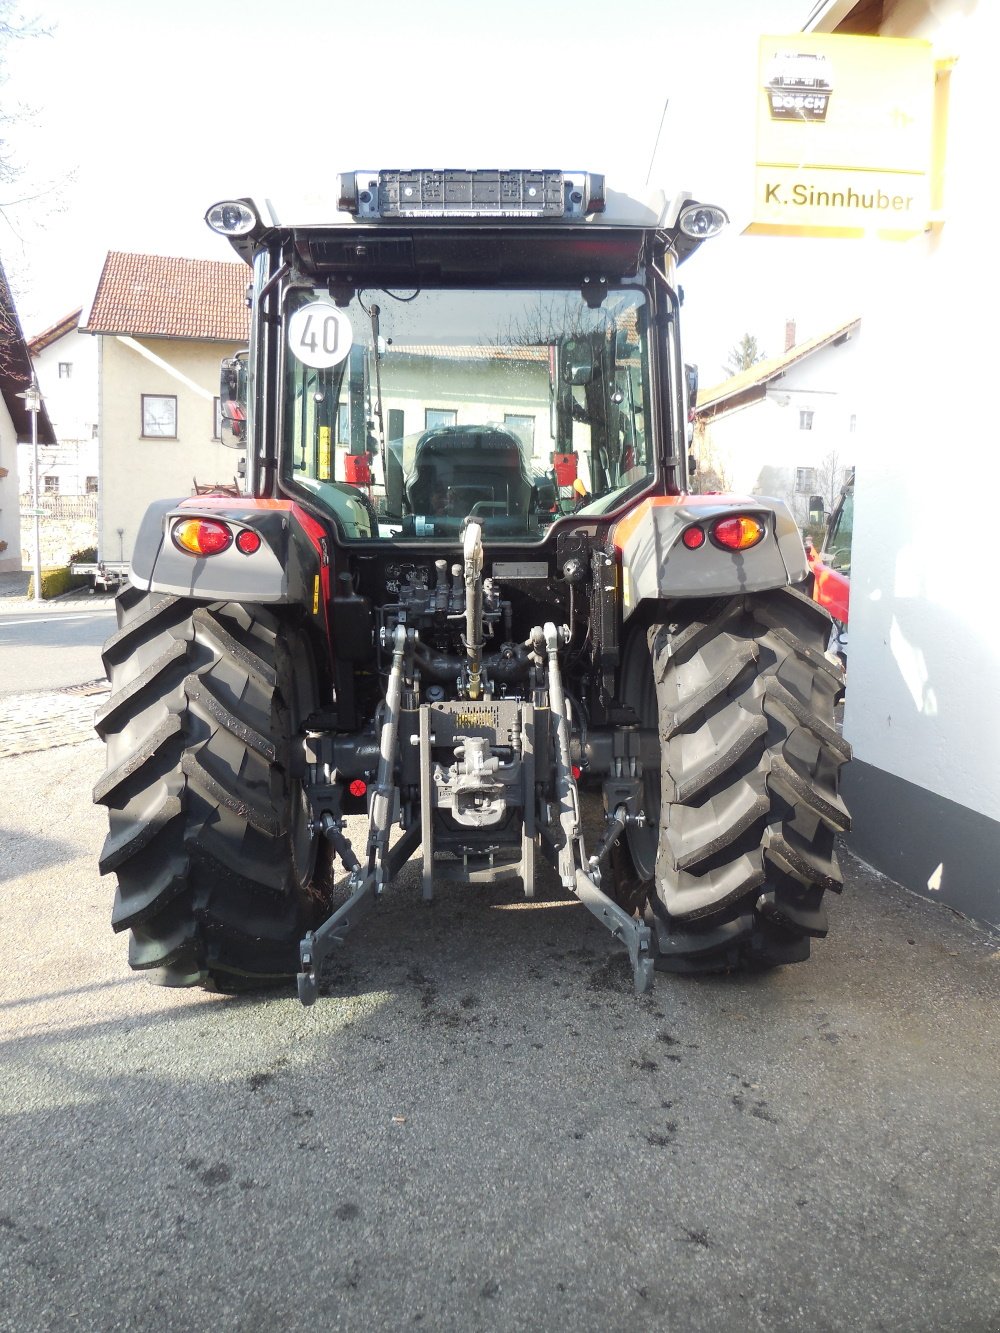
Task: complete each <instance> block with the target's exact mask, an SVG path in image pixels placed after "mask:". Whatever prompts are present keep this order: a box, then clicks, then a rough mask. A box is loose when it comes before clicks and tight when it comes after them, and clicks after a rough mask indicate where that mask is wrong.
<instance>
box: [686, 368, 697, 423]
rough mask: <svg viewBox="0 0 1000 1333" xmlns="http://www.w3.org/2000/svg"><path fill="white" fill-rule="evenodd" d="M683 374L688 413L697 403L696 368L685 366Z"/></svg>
mask: <svg viewBox="0 0 1000 1333" xmlns="http://www.w3.org/2000/svg"><path fill="white" fill-rule="evenodd" d="M684 374H685V376H686V378H687V391H688V411H689V412H690V411H692V410H693V409H694V407H695V405H696V403H697V402H698V367H697V366H688V365H685V367H684Z"/></svg>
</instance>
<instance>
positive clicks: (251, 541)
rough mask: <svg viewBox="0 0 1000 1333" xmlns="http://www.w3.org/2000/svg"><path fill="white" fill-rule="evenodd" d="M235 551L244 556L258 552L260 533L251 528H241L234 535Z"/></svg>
mask: <svg viewBox="0 0 1000 1333" xmlns="http://www.w3.org/2000/svg"><path fill="white" fill-rule="evenodd" d="M236 549H237V551H241V552H242V553H243V554H244V555H253V553H254V551H259V550H260V533H259V532H254V530H253V529H252V528H243V529H241V530H240V531H239V532H238V533H237V534H236Z"/></svg>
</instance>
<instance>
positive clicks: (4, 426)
mask: <svg viewBox="0 0 1000 1333" xmlns="http://www.w3.org/2000/svg"><path fill="white" fill-rule="evenodd" d="M2 469H6V471H7V475H6V476H0V548H2V549H0V573H4V574H6V573H10V572H12V571H16V570H19V569H20V568H21V511H20V504H19V500H18V490H19V489H20V488H19V486H18V476H17V436H16V434H15V432H14V423H13V422H12V421H11V419H10V413H9V412H8V411H7V405H6V403H5V402H4V401H3V399H2V398H0V470H2ZM5 543H6V544H5Z"/></svg>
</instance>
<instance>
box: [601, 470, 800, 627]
mask: <svg viewBox="0 0 1000 1333" xmlns="http://www.w3.org/2000/svg"><path fill="white" fill-rule="evenodd" d="M734 514H747V515H749V516H751V517H753V518H756V519H758V520H759V521H760V522H761V523H762V524H763V526H764V538H763V540H762V541H760V542H758V544H757V545H756V546H752V547H750V549H749V550H746V551H727V550H724V549H723V548H721V547H719V546H716V545H715V544H714V543H713V542H712V541H711V540H709V539H708V537H707V535H706V540H705V541H704V542H703V544H702V545H701V546H699V547H697V548H696V549H694V550H689V549H688V548H687V547H686V546H685V545H684V544H683V542H682V541H681V535H682V533H683V532H684V531H685V529H686V528H689V527H691V525H692V524H698V525H699V526H700V527H702V528H703V529H704V530H705V533H706V534H708V532H709V530H710V527H711V524H712V523H713V522H715V520H716V519H719V518H727V517H729V516H731V515H734ZM612 539H613V541H614V544H615V546H616V547H617V549H618V550H619V551H620V553H621V565H622V612H623V615H624V617H625V618H626V619H627V618H628V617H629V616H630V615H631V614H632V612H633V611H635V610H636V608H637V607H638V606H639V604H640V603H641V602H644V601H646V600H650V599H651V600H661V599H663V598H670V597H715V596H725V595H727V594H731V593H741V592H764V591H766V590H767V589H769V588H783V587H785V586H787V585H788V584H792V583H801V582H802V580H803V579H804V578H805V577H806V575H807V574H808V572H809V567H808V565H807V563H806V553H805V548H804V546H803V545H802V538H801V536H800V534H799V529H798V527H797V526H796V523H795V520H794V518H793V517H792V515H791V513H790V512H789V510H788V508H787V506H786V505H784V504H783V503H782V502H781V501H780V500H772V499H769V498H767V497H766V496H763V495H753V496H739V495H656V496H653V497H651V498H650V499H647V500H643V501H642V503H641V504H639V505H637V506H636V508H635V509H633V510H632V512H631V513H630V514H627V515H626V516H625V518H623V519H621V520H620V521H619V522H618V523H617V524H615V527H614V529H613V532H612Z"/></svg>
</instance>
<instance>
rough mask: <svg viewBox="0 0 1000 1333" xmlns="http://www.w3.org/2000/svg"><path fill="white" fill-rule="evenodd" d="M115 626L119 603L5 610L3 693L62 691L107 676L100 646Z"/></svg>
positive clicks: (0, 646) (1, 618) (0, 640)
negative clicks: (15, 611) (38, 609)
mask: <svg viewBox="0 0 1000 1333" xmlns="http://www.w3.org/2000/svg"><path fill="white" fill-rule="evenodd" d="M114 628H115V612H114V605H113V603H111V602H110V601H108V600H107V599H101V601H100V602H99V603H98V604H97V605H95V606H93V608H91V607H88V606H86V604H84V605H83V606H82V607H81V606H80V603H79V602H78V601H74V602H73V603H72V604H71V605H70V606H67V605H66V604H63V603H58V602H56V603H53V604H52V607H51V609H49V608H46V609H45V610H42V611H37V612H36V611H19V612H17V613H7V614H4V612H3V610H0V698H5V697H8V696H10V695H13V694H24V693H33V692H35V691H40V690H62V689H65V688H66V687H67V686H71V685H79V684H80V683H81V682H83V681H88V680H95V679H96V678H97V677H99V676H103V675H104V667H103V666H102V665H101V645H102V644H103V643H104V640H105V639H106V638H108V636H109V635H110V634H111V633H112V631H113V630H114Z"/></svg>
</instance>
